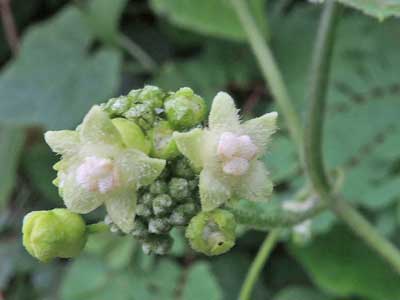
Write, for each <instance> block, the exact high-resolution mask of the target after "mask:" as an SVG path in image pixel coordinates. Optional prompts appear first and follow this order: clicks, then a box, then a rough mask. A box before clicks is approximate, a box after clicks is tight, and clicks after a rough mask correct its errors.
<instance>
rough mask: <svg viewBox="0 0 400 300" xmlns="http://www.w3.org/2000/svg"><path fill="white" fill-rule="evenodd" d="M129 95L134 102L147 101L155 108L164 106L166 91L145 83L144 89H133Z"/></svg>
mask: <svg viewBox="0 0 400 300" xmlns="http://www.w3.org/2000/svg"><path fill="white" fill-rule="evenodd" d="M128 96H129V97H130V98H131V99H132V102H133V103H147V104H149V105H150V106H151V108H153V109H157V108H162V107H163V103H164V98H165V96H166V93H165V92H164V91H163V90H161V89H160V88H158V87H156V86H153V85H145V86H144V88H142V89H137V90H132V91H130V92H129V94H128Z"/></svg>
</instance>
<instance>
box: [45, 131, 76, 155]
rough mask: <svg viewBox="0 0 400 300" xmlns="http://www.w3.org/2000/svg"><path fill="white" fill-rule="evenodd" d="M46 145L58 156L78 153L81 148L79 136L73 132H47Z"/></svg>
mask: <svg viewBox="0 0 400 300" xmlns="http://www.w3.org/2000/svg"><path fill="white" fill-rule="evenodd" d="M44 139H45V141H46V143H47V144H48V145H49V146H50V148H51V150H53V151H54V152H56V153H58V154H62V155H69V154H73V153H76V152H77V151H78V148H79V143H80V141H79V134H78V133H77V132H76V131H73V130H59V131H47V132H46V133H45V134H44Z"/></svg>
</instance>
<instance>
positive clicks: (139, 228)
mask: <svg viewBox="0 0 400 300" xmlns="http://www.w3.org/2000/svg"><path fill="white" fill-rule="evenodd" d="M131 235H132V236H134V237H135V238H138V239H142V238H145V237H146V236H148V235H149V231H148V230H147V226H146V224H145V223H143V222H142V221H140V220H135V227H134V228H133V230H132V232H131Z"/></svg>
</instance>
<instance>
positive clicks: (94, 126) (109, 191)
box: [23, 86, 277, 261]
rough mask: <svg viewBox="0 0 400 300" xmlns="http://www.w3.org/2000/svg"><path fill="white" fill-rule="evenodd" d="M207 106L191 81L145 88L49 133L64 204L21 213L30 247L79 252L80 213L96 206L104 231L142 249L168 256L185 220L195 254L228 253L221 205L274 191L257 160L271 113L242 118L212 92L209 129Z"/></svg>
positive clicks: (229, 218) (230, 236)
mask: <svg viewBox="0 0 400 300" xmlns="http://www.w3.org/2000/svg"><path fill="white" fill-rule="evenodd" d="M206 111H207V108H206V104H205V102H204V100H203V99H202V98H201V97H200V96H198V95H196V94H195V93H194V92H193V91H192V90H191V89H190V88H181V89H179V90H178V91H177V92H165V91H163V90H161V89H159V88H158V87H154V86H145V87H144V88H143V89H138V90H132V91H131V92H129V93H128V95H126V96H120V97H118V98H112V99H110V100H109V101H107V102H106V103H104V104H101V105H100V106H94V107H93V108H92V109H91V110H90V111H89V112H88V114H87V115H86V116H85V118H84V120H83V122H82V124H80V125H79V126H78V127H77V128H76V130H61V131H49V132H47V133H46V134H45V139H46V142H47V143H48V144H49V146H50V147H51V148H52V150H53V151H54V152H56V153H58V154H60V155H61V160H60V161H59V162H58V163H57V164H56V165H55V166H54V168H55V169H56V170H57V178H56V179H55V180H54V184H55V185H56V186H57V187H58V188H59V192H60V195H61V197H62V198H63V200H64V204H65V206H66V207H67V209H59V210H57V209H56V210H53V211H47V212H46V211H40V212H33V213H30V214H28V215H27V216H26V217H25V220H24V226H23V234H24V245H25V247H26V248H27V250H28V252H29V253H31V254H32V255H33V256H35V257H37V258H38V259H40V260H42V261H48V260H50V259H52V258H54V257H74V256H76V255H78V254H79V252H80V251H81V250H82V249H83V247H84V244H85V241H86V237H87V234H88V232H89V231H88V230H87V229H86V228H87V226H86V225H85V223H84V221H83V219H82V217H81V216H80V215H79V214H86V213H89V212H91V211H93V210H94V209H96V208H97V207H99V206H101V205H105V208H106V211H107V215H106V217H105V220H104V223H105V224H106V225H107V226H108V227H109V229H110V231H111V232H119V233H122V234H129V235H131V236H133V237H134V238H136V239H137V240H138V241H139V242H140V243H141V244H142V249H143V251H144V252H145V253H148V254H150V253H154V254H159V255H162V254H166V253H167V252H168V251H169V249H170V248H171V245H172V242H173V241H172V238H171V236H170V235H169V232H170V230H171V229H172V228H173V227H175V226H179V227H186V237H187V238H188V240H189V242H190V245H191V247H192V248H193V249H194V250H196V251H199V252H202V253H204V254H206V255H218V254H221V253H224V252H226V251H228V250H229V249H230V248H231V247H233V245H234V243H235V236H236V235H235V228H236V223H235V218H234V216H233V215H232V214H231V213H229V212H228V211H227V210H225V209H224V207H225V206H227V205H230V203H231V202H232V201H235V200H237V199H247V200H252V201H259V200H268V199H269V197H270V195H271V192H272V183H271V181H270V180H269V174H268V172H267V171H266V169H265V167H264V165H263V164H262V162H261V161H259V160H258V158H259V157H260V156H261V155H263V154H264V152H265V148H266V146H267V144H268V141H269V137H270V136H271V135H272V134H273V133H274V131H275V127H276V117H277V114H276V113H270V114H266V115H264V116H261V117H259V118H256V119H253V120H249V121H246V122H244V123H241V122H240V119H239V116H238V114H237V112H238V111H237V109H236V107H235V105H234V102H233V99H232V98H231V97H230V96H229V95H228V94H226V93H218V94H217V96H216V97H215V99H214V101H213V104H212V107H211V111H210V114H209V118H208V124H207V125H208V126H206V121H205V117H206ZM61 211H62V214H61V213H60V212H61ZM64 215H65V216H68V218H67V217H62V216H64ZM39 217H40V218H39ZM43 220H44V221H43ZM73 222H74V223H73ZM49 226H51V227H52V228H48V227H49Z"/></svg>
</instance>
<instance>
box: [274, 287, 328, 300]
mask: <svg viewBox="0 0 400 300" xmlns="http://www.w3.org/2000/svg"><path fill="white" fill-rule="evenodd" d="M329 299H332V298H330V297H328V296H326V295H324V294H322V293H321V292H318V291H316V290H313V289H311V288H308V287H302V286H288V287H285V288H284V289H282V290H280V291H279V292H278V293H277V294H276V295H275V296H274V298H273V299H272V300H329Z"/></svg>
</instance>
